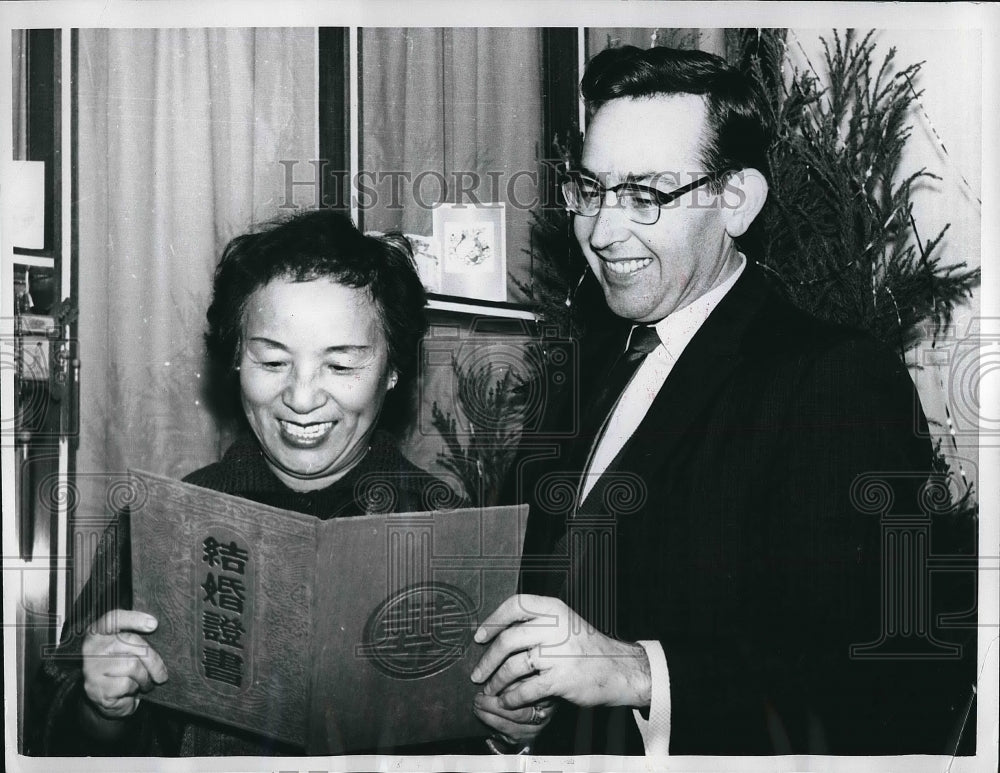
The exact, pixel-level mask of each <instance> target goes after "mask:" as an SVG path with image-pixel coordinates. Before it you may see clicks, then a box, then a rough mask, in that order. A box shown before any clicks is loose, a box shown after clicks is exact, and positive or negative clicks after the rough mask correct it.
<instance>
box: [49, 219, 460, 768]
mask: <svg viewBox="0 0 1000 773" xmlns="http://www.w3.org/2000/svg"><path fill="white" fill-rule="evenodd" d="M425 300H426V299H425V294H424V290H423V287H422V286H421V284H420V280H419V278H418V276H417V273H416V270H415V267H414V264H413V259H412V257H411V254H410V250H409V246H408V244H407V243H406V241H405V239H402V238H401V237H399V238H395V237H382V238H374V237H368V236H364V235H363V234H361V233H360V232H359V231H358V230H357V229H356V228H355V227H354V225H353V224H352V223H351V222H350V221H349V220H348V219H347V218H345V217H343V216H341V215H338V214H336V213H334V212H332V211H329V210H317V211H311V212H308V213H306V214H303V215H300V216H298V217H295V218H293V219H292V220H289V221H285V222H282V223H277V224H271V225H270V226H267V227H265V228H264V229H263V230H261V231H259V232H256V233H250V234H246V235H243V236H239V237H237V238H236V239H234V240H233V241H232V242H230V244H229V245H228V246H227V247H226V249H225V251H224V253H223V255H222V259H221V261H220V263H219V266H218V268H217V270H216V273H215V281H214V285H213V296H212V303H211V306H210V307H209V310H208V332H207V334H206V341H207V345H208V351H209V354H210V356H211V358H212V360H213V362H214V364H215V365H216V366H217V369H218V372H219V375H221V376H222V381H223V383H224V384H225V385H226V387H225V389H224V390H223V392H224V393H225V394H229V395H230V396H231V397H232V398H233V401H232V402H235V399H236V398H237V397H238V401H239V403H238V404H239V405H241V406H242V414H243V417H244V418H245V420H246V423H247V424H248V426H249V429H250V431H251V432H250V436H249V437H247V438H246V439H245V440H241V441H237V442H236V443H234V444H233V446H232V447H230V449H229V450H228V451H227V452H226V454H225V456H224V457H223V459H222V460H221V461H220V462H217V463H215V464H211V465H209V466H208V467H204V468H202V469H200V470H198V471H196V472H194V473H192V474H190V475H189V476H187V478H185V480H186V481H187V482H189V483H193V484H195V485H198V486H203V487H205V488H209V489H213V490H216V491H223V492H226V493H228V494H235V495H238V496H241V497H245V498H247V499H251V500H253V501H256V502H261V503H265V504H268V505H272V506H275V507H280V508H284V509H287V510H295V511H298V512H301V513H306V514H309V515H313V516H315V517H317V518H323V519H326V518H332V517H345V516H353V515H360V514H363V513H365V512H369V511H371V506H372V498H369V497H366V496H365V491H364V487H363V486H361V485H360V482H361V481H364V480H371V479H372V476H375V478H376V479H378V480H380V481H381V482H383V483H385V482H388V483H390V484H392V485H393V486H394V487H395V499H394V502H393V509H394V510H396V511H399V512H407V511H419V510H430V509H435V508H437V507H443V506H454V505H455V504H456V502H455V501H451V502H447V501H443V497H442V495H443V493H444V492H446V491H448V489H447V487H446V486H445V485H444V484H443V483H442V482H441V481H439V480H438V479H436V478H434V477H433V476H431V475H429V474H428V473H426V472H424V471H423V470H421V469H419V468H417V467H415V466H414V465H413V464H411V463H410V462H409V461H407V460H406V459H405V458H404V457H403V455H402V454H401V453H400V452H399V450H398V448H397V447H396V445H395V443H394V441H393V440H392V438H391V437H390V436H389V435H388V434H386V433H384V432H381V431H379V430H377V429H376V425H377V423H378V419H379V415H380V413H381V412H382V408H383V403H384V402H385V400H386V398H387V396H388V395H389V394H390V393H392V392H397V393H398V392H400V391H401V390H402V384H403V383H404V382H405V381H406V380H407V379H408V378H410V377H412V376H413V375H414V372H415V366H416V353H417V347H418V344H419V341H420V338H421V336H422V335H423V333H424V331H425V329H426V322H425V319H424V304H425ZM223 402H224V401H223ZM446 498H447V497H444V499H446ZM435 499H437V500H438V501H434V500H435ZM383 501H384V500H383ZM117 526H118V528H117V535H118V536H117V538H115V532H113V531H111V530H109V532H108V535H111V536H110V537H109V536H108V535H106V537H105V539H104V541H103V542H102V544H101V546H100V548H99V549H98V551H97V554H96V556H95V559H94V566H95V569H94V572H93V573H92V575H91V578H90V580H89V581H88V583H87V587H85V588H84V590H83V592H82V593H81V595H80V598H79V599H78V600H77V602H76V604H75V605H74V609H73V611H72V613H71V616H70V620H69V621H68V624H67V625H66V627H65V630H67V631H72V630H83V629H84V628H86V629H87V630H89V633H87V635H86V636H85V637H84V639H83V641H82V646H81V644H79V643H77V644H75V646H74V642H73V641H68V642H64V644H63V646H62V647H61V653H60V654H61V655H62V656H63V657H62V659H55V660H48V661H47V662H46V666H45V671H46V677H47V679H46V682H47V684H46V685H45V689H46V692H47V695H46V696H45V698H47V701H46V703H47V704H48V707H47V710H46V714H45V718H44V722H43V723H42V728H41V729H42V734H43V737H42V738H41V739H40V744H39V745H38V747H37V751H39V752H41V753H45V754H55V755H66V756H77V755H82V754H102V755H104V754H106V755H115V756H117V755H127V754H144V755H175V754H180V755H198V756H203V755H241V754H252V755H261V754H301V753H302V750H301V749H296V748H293V747H288V746H285V745H282V744H279V743H278V742H275V741H271V740H268V739H265V738H261V737H257V736H253V735H251V734H248V733H244V732H241V731H238V730H234V729H232V728H229V727H225V726H223V725H218V724H215V723H212V722H210V721H208V720H204V719H201V718H198V717H193V716H190V715H186V714H183V713H181V712H177V711H173V710H169V709H165V708H163V707H159V706H155V705H153V704H150V703H148V702H143V701H142V700H141V696H142V694H143V693H144V692H148V691H151V690H155V689H156V685H157V684H161V683H162V682H163V681H165V680H166V679H167V678H168V677H169V674H167V671H166V668H165V667H164V664H163V661H162V660H161V659H160V656H159V655H158V654H157V653H156V651H155V650H154V649H153V648H152V647H150V646H149V645H148V644H147V643H146V641H145V639H144V638H143V634H145V633H149V632H151V631H153V630H155V628H156V625H157V621H156V619H155V618H153V617H152V616H151V615H148V614H146V613H144V612H142V611H139V610H130V609H129V607H131V601H132V599H131V582H130V577H131V566H130V562H129V540H128V518H127V517H122V518H121V519H119V523H118V524H117ZM95 602H96V603H95ZM81 621H82V622H83V625H82V626H81V625H80V622H81ZM77 656H78V657H77Z"/></svg>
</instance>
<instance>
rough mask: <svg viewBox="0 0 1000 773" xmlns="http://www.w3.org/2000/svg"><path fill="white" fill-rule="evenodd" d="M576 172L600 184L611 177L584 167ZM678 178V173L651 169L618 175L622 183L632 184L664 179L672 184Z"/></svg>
mask: <svg viewBox="0 0 1000 773" xmlns="http://www.w3.org/2000/svg"><path fill="white" fill-rule="evenodd" d="M576 171H577V172H579V173H581V174H585V175H587V176H588V177H593V178H594V179H595V180H597V181H598V182H600V183H602V184H603V183H606V182H607V180H608V178H609V177H611V176H612V175H611V173H607V172H605V173H599V172H595V171H593V170H591V169H588V168H587V167H585V166H580V167H579V168H578V169H577V170H576ZM680 176H681V175H680V174H679V173H678V172H665V171H663V170H662V169H651V170H648V171H642V172H626V173H625V174H623V175H620V178H621V182H623V183H634V182H640V181H642V180H657V179H665V180H669V181H672V182H673V181H675V180H676V181H679V179H680Z"/></svg>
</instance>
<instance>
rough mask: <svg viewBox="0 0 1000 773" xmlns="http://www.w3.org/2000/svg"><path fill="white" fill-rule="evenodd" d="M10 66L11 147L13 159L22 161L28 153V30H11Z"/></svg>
mask: <svg viewBox="0 0 1000 773" xmlns="http://www.w3.org/2000/svg"><path fill="white" fill-rule="evenodd" d="M10 35H11V60H12V61H11V68H12V72H11V74H12V76H13V84H12V86H13V89H14V91H13V93H12V95H11V96H12V99H11V105H13V111H12V112H13V126H12V127H11V128H12V129H13V134H12V135H11V136H12V138H13V148H14V160H15V161H23V160H25V159H26V158H27V155H28V148H27V142H28V126H27V121H28V110H27V107H26V102H25V100H26V99H27V94H28V31H27V30H11V33H10Z"/></svg>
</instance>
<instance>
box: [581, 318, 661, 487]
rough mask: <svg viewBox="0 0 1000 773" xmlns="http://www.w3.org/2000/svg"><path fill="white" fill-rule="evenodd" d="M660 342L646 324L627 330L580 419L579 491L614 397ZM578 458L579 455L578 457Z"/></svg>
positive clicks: (605, 424)
mask: <svg viewBox="0 0 1000 773" xmlns="http://www.w3.org/2000/svg"><path fill="white" fill-rule="evenodd" d="M659 345H660V336H659V335H658V334H657V332H656V328H655V327H651V326H649V325H635V326H634V327H633V328H632V331H631V332H630V333H629V338H628V342H627V344H626V346H625V351H623V352H622V353H621V354H620V355H619V356H618V359H617V360H615V362H614V364H613V365H612V366H611V369H610V370H609V371H608V374H607V377H606V378H605V379H604V383H603V385H602V386H601V389H600V391H599V392H598V394H597V397H596V398H595V399H594V400H592V401H591V402H590V408H589V410H588V411H587V416H586V418H585V419H584V426H583V431H582V432H581V436H580V440H581V441H582V442H583V443H588V441H589V444H590V447H589V449H588V453H587V456H586V461H585V463H584V465H583V468H582V469H581V471H580V472H581V477H580V490H581V491H582V490H583V480H584V476H586V474H587V472H588V470H589V469H590V463H591V460H592V459H593V456H594V452H595V451H596V450H597V444H598V443H599V442H600V440H601V436H602V435H603V434H604V430H605V429H606V428H607V425H608V422H609V421H610V419H611V414H612V412H613V411H614V408H615V404H616V403H617V402H618V398H619V397H620V396H621V393H622V392H623V391H624V389H625V387H626V386H627V385H628V382H629V381H630V380H631V379H632V376H634V375H635V372H636V370H638V369H639V365H641V364H642V361H643V360H644V359H646V355H647V354H649V353H650V352H651V351H653V350H654V349H655V348H656V347H657V346H659ZM578 458H579V457H578Z"/></svg>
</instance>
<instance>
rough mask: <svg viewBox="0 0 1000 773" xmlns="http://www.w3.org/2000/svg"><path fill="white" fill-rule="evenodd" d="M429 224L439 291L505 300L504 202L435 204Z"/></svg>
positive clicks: (488, 299)
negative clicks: (438, 276)
mask: <svg viewBox="0 0 1000 773" xmlns="http://www.w3.org/2000/svg"><path fill="white" fill-rule="evenodd" d="M433 223H434V242H435V243H436V247H437V254H438V268H439V270H440V284H439V286H440V288H441V290H440V292H441V293H443V294H445V295H455V296H459V297H464V298H477V299H480V300H485V301H506V300H507V251H506V249H507V246H506V239H505V230H504V229H505V225H506V219H505V209H504V205H503V204H502V203H495V204H485V205H473V204H438V205H437V206H436V207H435V209H434V218H433Z"/></svg>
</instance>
